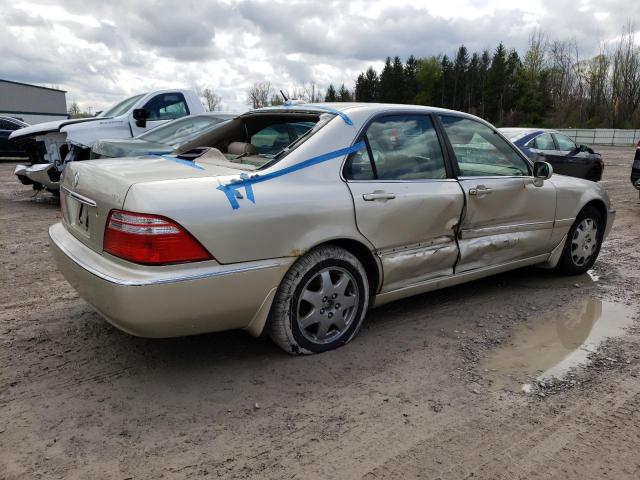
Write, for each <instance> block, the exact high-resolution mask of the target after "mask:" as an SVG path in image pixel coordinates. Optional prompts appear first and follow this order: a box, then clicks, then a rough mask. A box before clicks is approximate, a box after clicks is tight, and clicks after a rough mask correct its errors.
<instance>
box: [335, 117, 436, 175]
mask: <svg viewBox="0 0 640 480" xmlns="http://www.w3.org/2000/svg"><path fill="white" fill-rule="evenodd" d="M365 139H366V141H367V143H368V145H369V147H370V150H369V149H366V148H365V149H361V150H360V151H358V152H355V153H352V154H351V155H350V157H349V159H348V160H347V164H346V167H345V177H346V178H347V179H351V180H426V179H442V178H447V172H446V169H445V163H444V156H443V154H442V149H441V147H440V142H439V141H438V137H437V135H436V132H435V129H434V127H433V123H432V121H431V117H429V116H427V115H392V116H388V117H383V118H381V119H379V120H375V121H373V122H372V123H371V125H369V127H368V128H367V131H366V134H365Z"/></svg>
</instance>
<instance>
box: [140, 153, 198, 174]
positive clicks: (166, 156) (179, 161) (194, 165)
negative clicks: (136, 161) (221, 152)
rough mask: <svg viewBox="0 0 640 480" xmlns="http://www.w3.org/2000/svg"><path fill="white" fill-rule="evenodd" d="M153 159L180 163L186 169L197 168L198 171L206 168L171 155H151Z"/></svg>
mask: <svg viewBox="0 0 640 480" xmlns="http://www.w3.org/2000/svg"><path fill="white" fill-rule="evenodd" d="M148 155H149V156H151V157H159V158H164V159H165V160H170V161H172V162H175V163H179V164H180V165H184V166H185V167H191V168H197V169H198V170H204V167H201V166H200V165H198V164H197V163H195V162H190V161H189V160H183V159H181V158H176V157H170V156H169V155H158V154H157V153H149V154H148Z"/></svg>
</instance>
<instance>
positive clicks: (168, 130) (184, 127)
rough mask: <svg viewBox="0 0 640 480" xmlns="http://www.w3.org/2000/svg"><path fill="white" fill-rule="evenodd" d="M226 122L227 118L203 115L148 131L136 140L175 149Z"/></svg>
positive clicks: (182, 119)
mask: <svg viewBox="0 0 640 480" xmlns="http://www.w3.org/2000/svg"><path fill="white" fill-rule="evenodd" d="M228 120H229V117H226V118H225V117H214V116H204V115H203V116H191V117H184V118H180V119H178V120H174V121H172V122H169V123H167V124H164V125H160V126H159V127H156V128H154V129H152V130H149V131H148V132H145V133H143V134H142V135H139V136H138V138H139V139H141V140H145V141H147V142H156V143H163V144H165V145H171V146H172V147H174V148H177V147H179V146H180V145H183V144H185V143H187V142H189V141H191V140H193V139H194V138H196V137H197V136H198V135H202V134H205V133H207V132H209V131H210V130H211V129H213V128H216V126H218V125H219V124H220V123H222V122H226V121H228Z"/></svg>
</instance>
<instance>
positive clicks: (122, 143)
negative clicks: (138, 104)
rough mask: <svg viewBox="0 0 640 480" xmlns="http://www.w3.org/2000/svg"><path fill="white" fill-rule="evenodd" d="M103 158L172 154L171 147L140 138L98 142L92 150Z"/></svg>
mask: <svg viewBox="0 0 640 480" xmlns="http://www.w3.org/2000/svg"><path fill="white" fill-rule="evenodd" d="M91 150H92V151H93V153H95V154H97V155H100V157H101V158H103V157H109V158H120V157H135V156H141V155H146V154H154V155H161V154H165V153H171V152H172V151H173V148H172V147H171V146H170V145H166V144H164V143H159V142H147V141H145V140H141V139H138V138H127V139H109V140H98V141H97V142H96V143H95V144H94V145H93V148H92V149H91Z"/></svg>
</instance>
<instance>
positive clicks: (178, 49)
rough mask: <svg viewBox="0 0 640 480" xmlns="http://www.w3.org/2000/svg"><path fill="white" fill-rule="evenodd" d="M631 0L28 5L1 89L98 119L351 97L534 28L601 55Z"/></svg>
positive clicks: (7, 10) (1, 12) (1, 36)
mask: <svg viewBox="0 0 640 480" xmlns="http://www.w3.org/2000/svg"><path fill="white" fill-rule="evenodd" d="M629 18H640V2H637V1H635V0H598V1H597V2H596V1H595V0H581V1H580V2H579V3H576V2H575V0H521V1H519V2H512V1H511V0H448V1H447V2H438V3H437V4H434V3H433V2H419V1H410V0H372V1H364V0H362V1H359V0H354V1H352V2H343V1H337V0H328V1H325V2H318V1H313V0H293V1H284V0H268V1H267V0H246V1H233V0H225V1H217V2H202V1H195V0H188V1H181V2H175V1H171V0H160V1H157V0H138V1H136V2H130V1H125V0H113V1H109V2H105V1H97V0H59V1H57V2H56V1H45V0H31V1H27V2H20V1H18V2H14V3H12V4H11V5H10V6H9V5H4V6H3V8H2V9H0V23H1V24H2V25H3V28H2V29H0V58H2V59H3V62H2V67H0V76H1V77H2V78H7V79H12V80H17V81H25V82H32V83H38V84H42V85H58V86H59V87H60V88H63V89H65V90H67V91H68V92H69V93H68V101H69V102H70V101H73V100H76V101H78V102H79V103H80V104H81V106H82V107H84V108H87V107H93V108H94V110H102V109H104V108H106V107H108V106H109V105H110V104H111V103H113V102H116V101H118V100H119V99H122V98H123V97H124V96H126V95H131V94H135V93H139V92H142V91H145V90H147V89H154V88H167V87H191V86H197V87H200V88H203V87H205V86H210V87H213V88H214V89H215V90H216V91H217V92H218V94H220V95H221V96H222V98H223V104H224V105H225V107H227V108H228V109H230V110H234V111H239V110H244V109H246V105H245V103H244V100H245V91H244V90H245V89H246V87H248V86H249V85H251V84H252V83H253V82H256V81H265V80H266V81H270V82H271V84H272V85H273V86H274V87H275V88H277V89H280V88H290V87H293V86H294V85H299V84H302V83H304V82H310V81H315V82H316V83H318V84H319V85H320V87H322V88H326V86H327V85H328V83H329V82H332V83H334V84H338V85H339V84H340V83H343V82H344V83H345V84H346V85H347V86H349V87H351V86H352V85H353V81H354V79H355V77H356V76H357V74H358V73H359V72H360V71H362V70H364V69H366V68H367V67H368V66H369V65H370V64H373V65H374V66H376V67H379V66H380V64H381V62H382V61H383V60H384V58H385V57H386V56H395V55H399V56H400V57H402V58H406V57H407V56H408V55H410V54H414V55H416V56H427V55H433V54H438V53H447V54H449V55H451V54H453V53H454V52H455V50H456V49H457V47H458V46H459V45H460V44H461V43H464V44H465V45H466V46H467V48H469V50H471V51H477V50H482V49H485V48H487V49H493V48H495V46H496V45H497V43H498V42H499V41H503V42H504V43H505V45H507V47H510V48H516V49H518V50H520V51H521V52H522V51H523V50H524V49H525V48H526V44H527V39H528V36H529V34H530V32H531V31H532V30H533V29H534V28H540V29H542V30H543V31H545V32H546V33H547V34H548V35H549V36H552V37H554V38H558V37H559V38H562V39H575V40H576V42H577V44H578V45H579V47H580V55H581V56H582V57H583V58H585V57H588V56H591V55H594V54H595V53H597V50H598V45H599V43H600V42H602V41H605V42H606V41H610V40H612V39H615V38H616V37H617V36H618V35H619V34H620V31H621V28H622V26H623V25H624V24H625V23H626V22H627V19H629Z"/></svg>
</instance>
